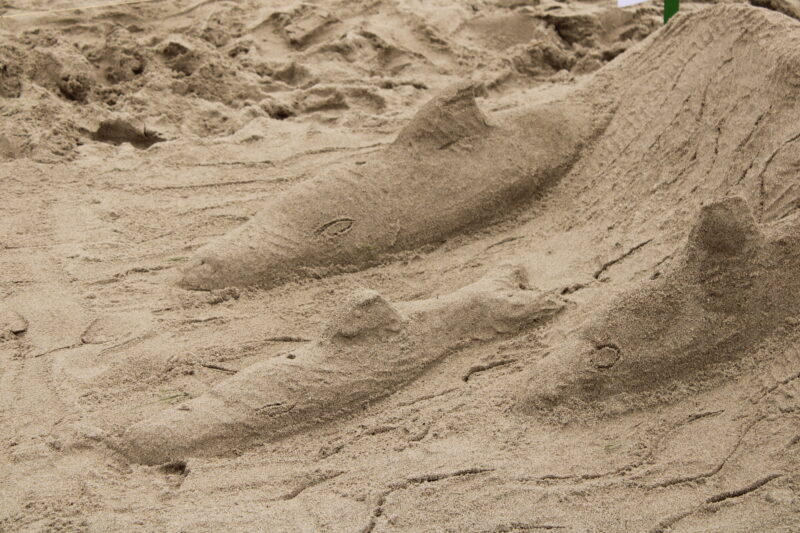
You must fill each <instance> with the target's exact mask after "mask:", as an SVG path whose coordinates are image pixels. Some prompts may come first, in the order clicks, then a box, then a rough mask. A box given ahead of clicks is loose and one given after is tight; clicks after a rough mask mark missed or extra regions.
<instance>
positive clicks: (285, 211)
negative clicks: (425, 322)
mask: <svg viewBox="0 0 800 533" xmlns="http://www.w3.org/2000/svg"><path fill="white" fill-rule="evenodd" d="M475 91H476V87H475V86H474V85H471V84H464V85H460V86H457V87H455V88H452V89H450V90H448V91H447V92H445V93H444V94H442V95H440V96H438V97H437V98H434V99H433V100H432V101H430V102H428V103H427V104H426V105H425V106H424V107H423V108H422V109H421V110H420V111H419V112H418V113H417V115H416V116H415V117H414V118H413V119H412V120H411V122H410V123H409V124H408V125H407V126H406V127H405V129H403V130H402V131H401V132H400V134H399V135H398V136H397V139H396V140H395V141H394V142H393V143H392V144H391V145H390V146H389V147H387V148H386V149H384V150H383V151H381V152H379V153H378V154H376V155H375V156H373V157H372V158H371V159H369V160H368V161H366V162H365V163H364V164H362V165H357V164H356V162H355V161H353V162H350V163H348V164H346V165H344V166H339V167H336V168H334V169H332V170H330V172H329V173H326V174H324V175H321V176H319V177H316V178H313V179H310V180H307V181H304V182H302V183H300V184H298V185H296V186H295V187H293V188H291V189H289V190H288V191H286V192H284V193H282V194H280V195H278V196H276V197H275V198H274V199H273V200H271V201H270V202H269V203H268V204H267V205H266V206H264V208H263V209H261V211H260V212H259V213H257V214H256V215H255V216H254V217H253V218H252V219H251V220H249V221H248V222H247V223H245V224H244V225H242V226H240V227H239V228H237V229H235V230H233V231H231V232H230V233H228V234H227V235H225V236H223V237H221V238H220V239H218V240H216V241H213V242H211V243H210V244H208V245H206V246H204V247H203V248H201V249H200V250H198V252H197V253H196V255H195V256H194V257H193V258H192V259H191V261H190V262H189V263H188V264H187V266H186V268H185V269H184V270H183V274H182V279H181V280H180V282H179V283H180V285H181V286H183V287H185V288H189V289H202V290H211V289H218V288H224V287H228V286H246V285H255V286H261V287H266V288H268V287H273V286H276V285H279V284H281V283H284V282H285V281H287V280H289V279H293V278H298V277H303V276H308V275H310V273H312V272H314V270H315V269H329V268H336V267H340V266H350V267H352V266H356V267H359V268H364V267H366V266H369V265H370V264H374V263H376V262H377V261H378V260H380V258H381V257H382V256H385V255H386V254H388V253H392V252H398V251H401V250H406V249H411V248H415V247H419V246H421V245H424V244H428V243H435V242H441V241H442V240H444V239H446V238H448V237H449V236H451V235H453V234H455V233H457V232H462V231H469V230H471V229H475V228H478V227H480V226H482V225H484V224H486V223H488V222H491V221H493V220H495V219H497V218H499V217H503V216H507V215H508V214H509V212H510V211H512V210H513V208H515V207H519V206H520V205H522V204H524V202H526V201H528V200H530V199H531V198H532V197H533V195H534V194H536V193H537V192H540V191H542V189H544V188H545V187H547V186H548V185H551V184H553V183H554V182H556V181H558V179H559V178H560V177H561V176H562V175H563V174H564V173H565V172H566V171H567V170H568V169H569V168H570V167H571V165H572V164H573V163H574V161H575V160H576V158H577V156H578V154H579V152H580V151H581V148H582V147H583V146H584V145H585V144H586V143H587V142H588V140H590V138H591V137H592V135H593V134H596V133H597V131H598V127H597V122H598V120H597V114H596V113H592V108H591V106H590V105H588V104H586V103H584V102H583V101H582V100H580V99H579V98H577V97H575V98H572V101H561V102H557V103H550V104H547V105H541V106H538V107H535V108H533V109H527V110H525V111H524V112H519V111H518V112H516V113H511V114H503V115H498V116H496V117H494V121H495V122H497V123H498V125H491V124H490V123H489V121H488V120H487V118H486V117H485V116H484V115H483V113H481V111H480V109H479V108H478V106H477V105H476V103H475Z"/></svg>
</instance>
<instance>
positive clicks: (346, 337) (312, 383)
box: [118, 266, 564, 464]
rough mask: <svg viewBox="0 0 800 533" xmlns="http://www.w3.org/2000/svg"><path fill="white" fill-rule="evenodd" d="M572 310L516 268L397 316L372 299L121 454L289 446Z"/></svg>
mask: <svg viewBox="0 0 800 533" xmlns="http://www.w3.org/2000/svg"><path fill="white" fill-rule="evenodd" d="M563 306H564V302H563V301H562V300H561V298H560V297H559V296H558V295H556V294H553V293H542V292H540V291H537V290H535V289H532V288H530V287H529V286H528V281H527V277H526V274H525V272H524V270H522V269H521V268H519V267H512V266H506V267H503V268H501V269H499V270H497V271H495V272H493V273H491V274H489V275H488V276H486V277H484V278H483V279H481V280H479V281H478V282H476V283H474V284H472V285H468V286H466V287H463V288H462V289H460V290H458V291H456V292H454V293H450V294H447V295H445V296H442V297H439V298H433V299H429V300H418V301H411V302H404V303H401V304H398V305H396V306H394V305H392V304H390V303H388V302H387V301H386V300H385V299H384V298H383V297H382V296H381V295H380V294H378V293H376V292H374V291H369V290H366V289H364V290H361V291H359V292H357V293H355V294H354V295H353V296H352V298H351V300H350V301H349V302H347V303H345V304H344V305H343V307H342V309H341V311H340V312H339V313H338V314H337V315H336V316H334V317H333V318H332V320H331V321H330V324H329V325H328V327H327V329H326V331H325V334H324V335H323V338H322V339H320V340H319V341H317V342H314V343H312V344H311V345H309V346H308V347H305V348H301V349H298V350H296V351H295V352H293V353H291V354H289V355H287V356H285V357H280V358H273V359H267V360H265V361H262V362H260V363H256V364H254V365H252V366H250V367H248V368H246V369H244V370H243V371H241V372H240V373H238V374H237V375H235V376H233V377H230V378H228V379H227V380H224V381H222V382H221V383H219V384H218V385H217V386H215V387H214V388H212V389H211V390H210V391H209V392H207V393H206V394H204V395H203V396H201V397H199V398H195V399H192V400H189V401H187V402H185V403H183V404H181V405H180V406H177V407H174V408H171V409H168V410H166V411H163V412H162V413H160V414H158V415H156V416H155V417H154V418H151V419H147V420H144V421H142V422H139V423H137V424H135V425H134V426H132V427H131V428H129V429H128V430H127V431H126V432H125V433H124V435H123V436H122V438H121V440H120V443H119V444H118V446H119V448H120V449H121V450H122V451H123V452H124V453H125V454H126V455H127V456H129V457H130V458H131V459H133V460H135V461H138V462H142V463H148V464H157V463H163V462H166V461H169V460H177V459H181V458H183V457H185V456H187V455H208V454H224V453H228V452H230V450H231V449H233V448H235V447H237V446H244V445H246V444H247V443H248V442H252V441H254V440H259V441H268V440H272V439H276V438H280V437H283V436H286V435H289V434H291V433H295V432H298V431H301V430H303V429H308V428H310V427H313V426H316V425H319V424H321V423H324V422H328V421H331V420H333V419H335V418H338V417H342V416H345V415H347V414H349V413H352V412H354V411H356V410H358V409H360V408H361V407H362V406H363V405H366V404H369V403H371V402H374V401H376V400H379V399H381V398H383V397H386V396H387V395H389V394H391V393H392V392H394V391H396V390H397V389H398V388H399V387H401V386H402V385H404V384H406V383H408V382H409V381H411V380H413V379H414V378H416V377H417V376H419V375H420V374H421V373H422V372H423V371H424V370H425V369H426V368H427V367H429V366H430V365H431V364H433V363H435V362H436V361H437V360H439V359H440V358H442V357H443V356H445V355H446V354H447V353H448V352H450V351H451V350H453V349H455V348H458V347H459V346H463V345H464V344H466V343H469V342H471V341H473V340H490V339H494V338H497V337H499V336H502V335H505V334H510V333H513V332H518V331H519V330H520V329H522V328H524V327H530V326H534V325H541V324H543V323H544V322H545V321H546V320H547V319H549V318H550V317H552V316H554V315H555V314H556V313H558V312H559V311H560V310H561V309H562V308H563Z"/></svg>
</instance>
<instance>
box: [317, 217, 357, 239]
mask: <svg viewBox="0 0 800 533" xmlns="http://www.w3.org/2000/svg"><path fill="white" fill-rule="evenodd" d="M353 224H355V219H353V218H349V217H340V218H337V219H334V220H331V221H330V222H326V223H325V224H323V225H322V226H320V227H319V228H317V231H316V234H317V235H322V236H325V237H338V236H340V235H344V234H345V233H347V232H348V231H350V230H351V229H352V228H353Z"/></svg>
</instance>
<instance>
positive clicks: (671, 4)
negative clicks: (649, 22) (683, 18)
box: [664, 0, 680, 24]
mask: <svg viewBox="0 0 800 533" xmlns="http://www.w3.org/2000/svg"><path fill="white" fill-rule="evenodd" d="M679 4H680V0H664V24H666V23H667V22H669V19H670V18H672V15H674V14H675V13H677V12H678V7H679Z"/></svg>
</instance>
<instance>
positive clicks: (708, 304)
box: [520, 197, 800, 415]
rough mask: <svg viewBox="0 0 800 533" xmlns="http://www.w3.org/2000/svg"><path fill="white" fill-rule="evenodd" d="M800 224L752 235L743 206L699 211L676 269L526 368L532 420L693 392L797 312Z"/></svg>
mask: <svg viewBox="0 0 800 533" xmlns="http://www.w3.org/2000/svg"><path fill="white" fill-rule="evenodd" d="M798 266H800V216H798V215H797V214H795V215H793V216H791V217H788V218H787V219H785V220H783V221H781V222H780V223H778V224H775V225H773V226H770V227H765V228H763V233H762V228H759V227H758V226H757V225H756V223H755V220H754V219H753V215H752V213H751V211H750V209H749V208H748V206H747V204H746V202H745V201H744V200H743V199H742V198H741V197H729V198H724V199H722V200H719V201H717V202H713V203H710V204H708V205H706V206H704V207H703V208H702V209H701V210H700V214H699V216H698V219H697V222H696V224H695V226H694V227H693V229H692V231H691V234H690V235H689V239H688V241H687V243H686V246H685V248H684V250H683V252H682V255H681V257H680V259H679V260H678V262H677V265H676V266H675V267H674V269H673V270H671V271H669V272H667V273H665V274H664V275H663V276H661V277H659V278H657V279H655V280H648V281H645V282H643V283H640V284H639V285H638V286H637V287H636V288H634V289H632V290H630V291H629V292H628V293H626V294H624V295H623V296H621V297H620V298H618V299H617V300H616V301H615V302H614V303H612V304H611V305H610V306H608V308H607V309H605V310H603V311H602V312H601V313H600V314H599V315H598V316H597V317H596V318H593V319H591V320H590V321H589V322H588V323H587V324H586V325H585V326H584V327H583V328H582V329H581V330H580V331H579V332H578V333H577V334H576V336H575V339H574V340H573V341H572V342H569V343H567V344H566V345H564V346H561V347H559V348H558V349H555V350H553V352H552V353H551V354H550V355H548V356H547V357H546V358H545V359H543V360H541V361H540V362H539V363H538V364H536V365H535V366H534V367H532V368H531V371H530V372H531V374H530V380H529V382H528V384H527V386H526V388H525V390H524V392H523V393H522V394H521V396H520V402H521V405H522V407H523V410H524V411H526V412H528V413H531V414H537V415H540V414H549V413H551V412H553V411H556V412H563V411H565V410H572V409H583V410H593V411H597V412H603V411H624V410H630V409H634V408H637V407H640V406H641V405H642V404H643V402H646V398H648V397H652V396H657V395H659V394H660V393H663V392H665V391H666V390H667V389H671V390H673V391H675V390H680V389H681V388H683V389H691V388H692V384H693V383H695V382H698V381H700V380H701V378H702V377H703V376H704V373H707V374H708V375H712V374H713V373H712V372H710V370H712V368H711V367H713V366H714V365H716V364H719V363H724V362H727V361H731V360H734V359H737V358H740V357H742V356H743V355H745V354H747V353H748V352H749V351H751V350H752V349H754V348H755V347H756V346H757V345H758V344H759V343H760V342H761V341H762V340H764V339H765V338H766V337H767V336H769V335H770V334H771V333H772V332H774V331H775V330H776V329H778V328H780V327H781V326H783V325H785V320H786V319H787V318H790V317H792V316H793V315H794V314H796V313H797V312H798V311H800V298H799V297H800V276H798Z"/></svg>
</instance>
